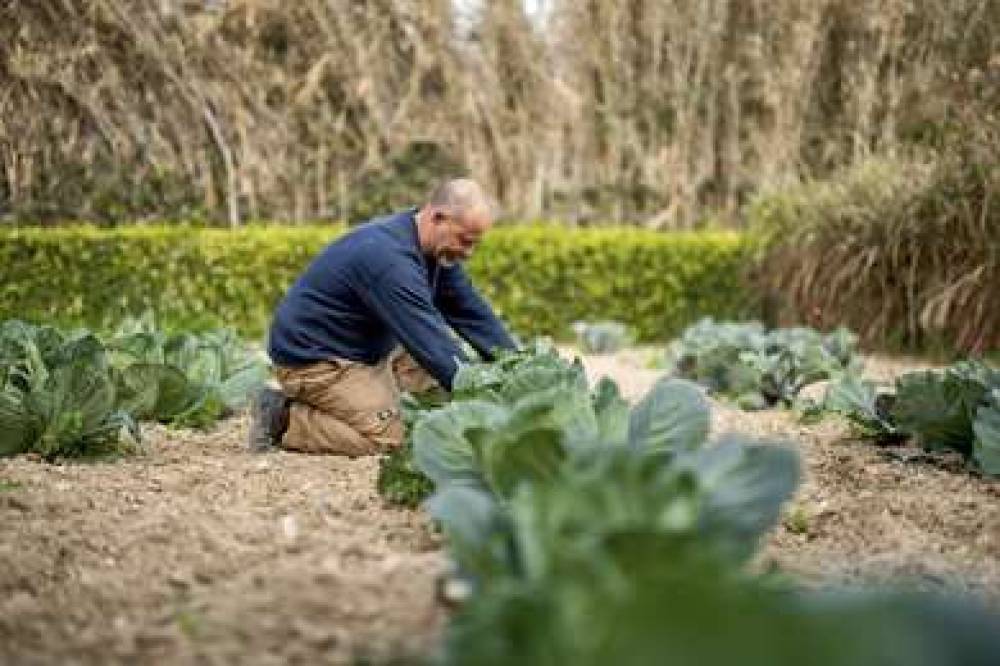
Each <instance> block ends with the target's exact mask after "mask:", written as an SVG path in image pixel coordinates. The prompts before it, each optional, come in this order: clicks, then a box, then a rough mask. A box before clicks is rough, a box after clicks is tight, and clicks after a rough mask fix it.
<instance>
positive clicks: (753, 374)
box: [667, 319, 860, 410]
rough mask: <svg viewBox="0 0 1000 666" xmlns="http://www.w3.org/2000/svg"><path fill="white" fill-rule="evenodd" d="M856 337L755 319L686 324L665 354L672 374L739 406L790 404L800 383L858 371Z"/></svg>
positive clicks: (766, 406) (760, 406)
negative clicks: (776, 326) (773, 325)
mask: <svg viewBox="0 0 1000 666" xmlns="http://www.w3.org/2000/svg"><path fill="white" fill-rule="evenodd" d="M856 345H857V338H856V336H855V335H854V334H852V333H851V332H850V331H848V330H846V329H843V328H841V329H837V330H835V331H833V332H832V333H829V334H825V335H824V334H822V333H819V332H818V331H815V330H813V329H809V328H801V327H796V328H781V329H774V330H767V329H765V328H764V327H763V326H762V325H761V324H759V323H757V322H750V323H716V322H714V321H712V320H711V319H704V320H702V321H700V322H698V323H697V324H695V325H694V326H691V327H690V328H688V329H687V330H686V331H684V333H683V334H682V335H681V337H680V338H679V339H678V340H676V341H675V342H674V343H672V344H671V345H670V347H669V349H668V352H667V358H668V364H669V366H670V368H671V372H672V374H674V375H675V376H678V377H683V378H686V379H690V380H692V381H695V382H697V383H699V384H701V385H703V386H705V387H706V388H707V389H708V390H709V392H711V393H712V394H713V395H719V396H723V397H727V398H731V399H733V400H735V401H736V403H737V404H738V405H739V406H740V407H742V408H743V409H748V410H757V409H767V408H770V407H774V406H783V407H791V406H793V405H795V403H796V398H797V396H798V394H799V392H800V391H801V390H802V388H803V387H805V386H807V385H809V384H812V383H815V382H818V381H822V380H826V379H831V378H836V377H839V376H840V375H842V374H843V373H846V372H857V371H858V370H859V369H860V361H859V359H858V358H857V357H856V355H855V350H856Z"/></svg>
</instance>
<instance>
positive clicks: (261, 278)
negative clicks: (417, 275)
mask: <svg viewBox="0 0 1000 666" xmlns="http://www.w3.org/2000/svg"><path fill="white" fill-rule="evenodd" d="M343 232H344V228H343V227H340V226H325V227H320V226H312V227H263V226H259V227H247V228H243V229H240V230H237V231H230V230H220V229H202V228H188V227H125V228H117V229H110V230H105V229H96V228H92V227H62V228H54V229H35V228H29V229H13V230H5V231H2V232H0V285H2V286H0V318H9V317H17V318H21V319H27V320H32V321H40V322H51V323H58V324H63V325H72V324H85V325H88V326H91V327H98V328H100V327H106V326H108V325H113V324H114V323H115V322H116V321H117V320H118V319H120V318H121V317H122V316H124V315H125V314H136V313H140V312H142V311H144V310H146V309H152V310H154V311H155V312H156V313H157V315H158V316H159V318H160V321H161V323H162V324H164V325H166V326H183V327H189V328H200V327H205V326H213V325H220V324H221V325H226V326H231V327H234V328H236V329H237V330H239V331H241V332H242V333H244V334H246V335H249V336H261V335H262V334H263V333H264V331H265V330H266V327H267V324H268V321H269V318H270V315H271V312H272V310H273V308H274V305H275V304H276V303H277V301H278V299H279V298H280V297H281V295H282V293H283V292H284V290H285V289H286V288H287V287H288V285H289V284H291V282H292V281H293V280H294V279H295V277H296V276H297V275H298V274H299V272H300V271H301V270H302V269H303V268H304V267H305V266H306V265H307V264H308V262H309V261H310V259H311V258H312V257H313V256H314V255H315V254H316V253H317V252H319V250H320V249H321V248H322V247H323V246H324V245H325V244H326V243H327V242H329V241H330V240H332V239H334V238H335V237H337V236H338V235H340V234H342V233H343ZM747 248H748V243H747V242H746V241H745V239H744V237H742V236H740V235H739V234H734V233H728V232H705V233H701V232H699V233H683V234H677V233H673V234H664V233H657V232H651V231H641V230H631V229H587V230H580V229H567V228H564V227H554V226H552V227H548V226H546V227H541V226H535V227H506V228H497V229H494V230H493V231H492V232H491V233H490V234H489V235H488V236H487V237H486V239H485V240H484V241H483V243H482V245H481V246H480V247H479V248H478V249H477V251H476V253H475V255H474V257H473V259H472V260H471V261H470V262H469V267H468V268H469V272H470V273H471V275H472V278H473V280H474V282H475V283H476V285H477V286H478V287H479V288H480V289H481V291H482V292H483V294H484V295H485V296H486V297H487V298H488V299H489V300H490V302H491V303H492V304H493V306H494V308H495V309H496V311H497V312H498V313H499V314H500V315H501V316H502V317H503V318H504V319H505V320H506V321H507V322H508V323H509V324H510V325H511V327H512V328H513V330H515V331H517V332H518V333H519V334H521V335H526V336H530V335H535V334H547V335H553V336H556V337H566V336H567V335H568V334H569V330H568V327H569V324H570V323H571V322H573V321H575V320H579V319H591V320H594V319H617V320H620V321H623V322H626V323H628V324H630V325H631V326H632V327H633V328H634V330H635V332H636V334H637V336H638V338H639V339H640V340H643V341H652V340H662V339H665V338H669V337H671V336H673V335H675V334H676V333H678V332H680V331H681V330H682V329H683V328H684V327H685V326H687V325H688V324H690V323H692V322H693V321H695V320H696V319H698V318H699V317H702V316H714V317H716V318H719V319H732V318H740V317H742V316H744V315H746V314H747V313H748V311H749V310H750V308H752V307H753V303H752V299H751V298H750V296H749V292H748V291H747V290H746V289H745V288H744V286H743V280H742V276H743V272H744V265H745V262H746V260H747V256H748V255H747V252H748V250H747Z"/></svg>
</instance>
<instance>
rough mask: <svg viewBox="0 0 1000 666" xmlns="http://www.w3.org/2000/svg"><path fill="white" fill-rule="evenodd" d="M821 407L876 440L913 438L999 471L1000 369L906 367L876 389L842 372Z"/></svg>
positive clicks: (978, 364)
mask: <svg viewBox="0 0 1000 666" xmlns="http://www.w3.org/2000/svg"><path fill="white" fill-rule="evenodd" d="M825 407H826V408H827V409H829V410H831V411H835V412H838V413H841V414H843V415H844V416H845V417H846V418H847V419H848V420H849V421H851V422H852V423H854V424H855V425H856V426H857V427H858V429H859V431H860V434H861V435H862V436H865V437H870V438H872V439H875V440H876V441H879V442H880V443H892V442H898V441H901V440H904V439H907V438H910V437H913V438H914V439H915V440H916V443H917V444H918V445H920V446H922V447H923V448H925V449H927V450H932V451H937V450H953V451H957V452H959V453H961V454H962V455H964V456H965V457H966V458H967V459H969V460H971V461H972V462H973V463H974V464H975V465H977V466H978V467H979V468H980V469H981V470H982V471H983V472H985V473H987V474H991V475H994V476H998V475H1000V370H998V369H996V368H994V367H992V366H990V365H988V364H986V363H984V362H982V361H963V362H960V363H956V364H955V365H953V366H951V367H948V368H944V369H941V370H919V371H913V372H906V373H903V374H902V375H900V376H899V377H898V378H897V379H896V382H895V385H894V387H893V388H892V389H891V390H888V389H887V390H882V391H880V390H878V389H877V388H876V387H875V385H874V384H872V383H870V382H865V381H863V380H861V379H859V378H857V377H854V376H845V377H842V378H841V379H839V380H838V381H836V382H834V383H833V384H831V385H830V387H829V388H828V390H827V395H826V398H825Z"/></svg>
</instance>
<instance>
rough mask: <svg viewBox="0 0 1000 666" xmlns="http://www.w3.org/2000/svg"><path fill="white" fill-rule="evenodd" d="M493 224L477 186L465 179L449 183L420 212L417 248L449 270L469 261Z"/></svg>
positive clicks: (486, 204) (432, 195)
mask: <svg viewBox="0 0 1000 666" xmlns="http://www.w3.org/2000/svg"><path fill="white" fill-rule="evenodd" d="M492 224H493V213H492V208H491V205H490V202H489V201H488V200H487V198H486V195H485V194H484V193H483V191H482V189H481V188H480V187H479V185H478V184H476V182H475V181H473V180H470V179H468V178H457V179H455V180H448V181H445V182H444V183H442V184H441V185H439V186H438V187H437V188H436V189H435V190H434V191H433V192H432V193H431V196H430V200H429V201H428V202H427V204H426V205H425V206H424V207H423V208H421V209H420V213H419V214H418V217H417V226H418V233H419V235H420V247H421V249H422V250H423V251H424V252H425V253H426V254H428V255H430V256H432V257H434V258H435V259H437V261H438V262H439V263H440V264H442V265H444V266H450V265H453V264H456V263H458V262H461V261H465V260H466V259H468V258H469V256H470V255H471V254H472V250H474V249H475V247H476V245H478V244H479V241H480V240H481V239H482V237H483V235H484V234H485V233H486V232H487V231H489V228H490V227H491V226H492Z"/></svg>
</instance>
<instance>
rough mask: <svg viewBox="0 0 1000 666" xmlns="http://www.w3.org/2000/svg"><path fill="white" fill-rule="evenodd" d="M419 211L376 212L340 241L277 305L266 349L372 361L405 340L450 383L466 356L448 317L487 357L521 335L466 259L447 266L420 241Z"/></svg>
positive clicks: (293, 362)
mask: <svg viewBox="0 0 1000 666" xmlns="http://www.w3.org/2000/svg"><path fill="white" fill-rule="evenodd" d="M415 213H416V210H415V209H413V210H408V211H405V212H403V213H398V214H396V215H392V216H389V217H383V218H376V219H375V220H373V221H371V222H368V223H367V224H364V225H362V226H360V227H358V228H357V229H355V230H354V231H352V232H350V233H348V234H347V235H345V236H343V237H342V238H340V239H338V240H336V241H334V242H333V243H331V244H330V245H328V246H327V247H326V249H325V250H323V252H322V253H320V255H319V256H318V257H317V258H316V259H315V260H313V262H312V264H310V266H309V267H308V268H307V269H306V271H305V273H303V274H302V276H301V277H299V279H298V280H297V281H296V282H295V284H293V285H292V287H291V289H289V291H288V293H287V294H285V297H284V299H282V301H281V303H279V304H278V307H277V309H276V311H275V313H274V319H273V321H272V322H271V331H270V335H269V340H268V353H269V354H270V356H271V360H273V361H274V362H275V363H276V364H278V365H281V366H286V367H301V366H304V365H309V364H310V363H315V362H317V361H323V360H327V359H329V358H330V357H334V356H335V357H340V358H345V359H349V360H352V361H360V362H362V363H367V364H369V365H374V364H376V363H378V362H380V361H381V360H383V359H384V358H385V357H386V356H387V355H388V354H389V353H390V352H391V351H392V349H393V348H394V347H396V345H398V344H402V345H403V347H404V348H405V349H406V350H407V351H408V352H410V354H411V355H412V356H413V358H414V359H415V360H416V361H417V363H419V364H420V365H421V367H423V368H424V369H426V370H427V371H428V372H429V373H430V374H431V376H432V377H434V378H435V379H436V380H437V381H438V383H440V384H441V385H442V386H443V387H445V388H446V389H448V390H451V382H452V379H453V377H454V374H455V371H456V369H457V360H459V359H461V360H466V359H465V355H464V354H463V353H462V351H461V349H460V348H459V346H458V345H457V344H456V341H455V340H454V339H453V338H452V337H451V335H450V334H449V330H448V327H449V326H450V327H451V328H452V329H454V330H455V332H457V333H458V334H459V335H460V336H462V338H464V339H465V340H466V341H467V342H468V343H469V344H470V345H472V347H473V349H475V350H476V351H477V352H479V353H480V354H482V355H483V356H485V357H486V358H488V359H489V358H492V355H491V354H490V352H491V350H493V349H494V348H497V347H500V348H506V349H513V348H514V346H515V345H514V342H513V340H511V337H510V335H508V333H507V331H506V330H505V329H504V327H503V324H501V323H500V320H499V319H497V317H496V315H495V314H494V313H493V311H492V310H491V309H490V306H489V305H487V303H486V302H485V301H484V300H483V299H482V297H480V296H479V294H478V293H477V292H476V290H475V288H474V287H473V286H472V284H471V283H470V282H469V278H468V277H467V276H466V274H465V271H464V270H463V269H462V267H461V266H458V265H456V266H451V267H447V268H446V267H443V266H439V265H438V264H437V262H436V261H434V259H432V258H430V257H426V256H424V254H423V253H422V252H421V251H420V246H419V243H418V240H417V226H416V219H415Z"/></svg>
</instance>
